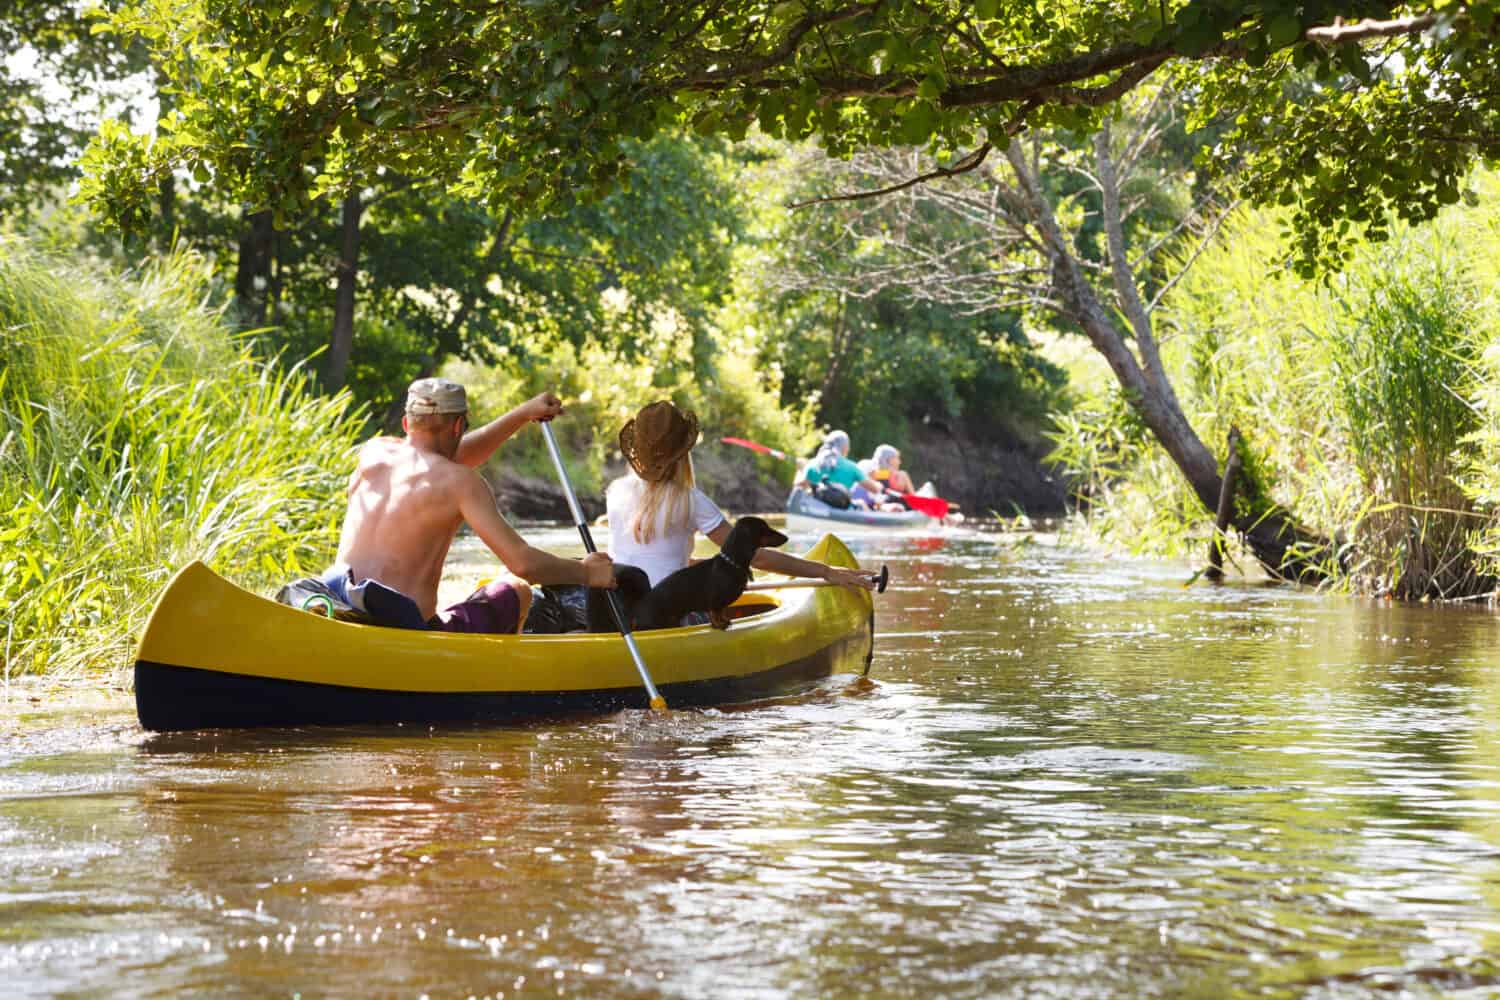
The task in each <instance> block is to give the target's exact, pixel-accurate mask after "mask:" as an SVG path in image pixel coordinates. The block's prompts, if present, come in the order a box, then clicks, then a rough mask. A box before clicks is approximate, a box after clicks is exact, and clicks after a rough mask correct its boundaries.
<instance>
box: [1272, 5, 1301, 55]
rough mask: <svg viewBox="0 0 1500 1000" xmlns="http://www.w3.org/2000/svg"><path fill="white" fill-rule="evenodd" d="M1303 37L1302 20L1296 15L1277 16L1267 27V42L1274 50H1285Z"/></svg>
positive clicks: (1284, 14)
mask: <svg viewBox="0 0 1500 1000" xmlns="http://www.w3.org/2000/svg"><path fill="white" fill-rule="evenodd" d="M1301 37H1302V19H1301V18H1299V17H1298V16H1297V15H1296V14H1292V13H1283V14H1277V15H1276V16H1275V17H1273V18H1271V23H1270V24H1268V25H1266V40H1267V41H1268V42H1270V44H1271V48H1273V49H1284V48H1286V47H1287V46H1288V45H1291V44H1292V43H1293V42H1295V41H1296V40H1297V39H1299V38H1301Z"/></svg>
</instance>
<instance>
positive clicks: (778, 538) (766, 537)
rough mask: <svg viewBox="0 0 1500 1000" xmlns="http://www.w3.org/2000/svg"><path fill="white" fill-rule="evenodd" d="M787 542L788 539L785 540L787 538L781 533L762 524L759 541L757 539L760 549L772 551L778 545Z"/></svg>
mask: <svg viewBox="0 0 1500 1000" xmlns="http://www.w3.org/2000/svg"><path fill="white" fill-rule="evenodd" d="M787 541H788V539H787V537H786V536H785V535H783V534H782V533H781V532H779V531H777V530H776V529H775V528H773V527H771V526H770V525H769V524H762V525H761V529H760V539H759V544H760V547H761V548H773V549H774V548H776V547H777V546H778V545H785V544H786V543H787Z"/></svg>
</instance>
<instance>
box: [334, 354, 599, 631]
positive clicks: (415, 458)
mask: <svg viewBox="0 0 1500 1000" xmlns="http://www.w3.org/2000/svg"><path fill="white" fill-rule="evenodd" d="M429 383H431V384H436V385H438V388H437V389H436V390H433V389H432V388H431V386H430V385H429ZM433 391H435V392H438V393H440V394H443V393H452V394H455V395H453V396H452V398H455V399H458V400H462V399H463V398H464V393H463V389H462V387H460V386H458V385H457V384H456V383H449V382H446V381H445V380H441V379H420V380H418V381H417V382H415V383H413V384H412V390H411V396H410V397H409V398H408V405H407V416H406V417H405V418H404V419H403V421H402V426H403V427H404V428H405V429H406V437H405V438H404V439H402V438H394V437H378V438H375V439H373V440H371V441H369V442H367V443H366V444H365V445H364V447H362V448H361V449H360V452H359V463H358V465H357V467H356V468H355V470H354V474H353V475H352V476H350V477H349V490H348V493H349V506H348V509H347V510H346V512H345V514H344V525H343V530H342V531H341V533H340V536H339V550H338V561H339V563H340V564H342V566H343V567H347V570H346V571H347V573H348V576H349V577H350V578H351V579H353V580H355V581H358V580H375V581H379V582H380V583H381V584H383V585H384V586H386V587H388V588H391V589H393V590H397V591H400V592H401V593H402V594H405V595H406V596H407V597H409V598H411V600H412V601H413V602H415V603H416V605H417V609H418V610H419V611H420V613H421V616H422V619H423V620H430V619H431V618H432V617H433V615H434V614H435V613H436V611H437V592H438V581H439V580H440V579H441V578H442V575H443V563H444V561H445V560H446V559H447V557H448V548H449V546H451V545H452V544H453V537H454V535H456V534H457V533H458V529H459V527H460V526H461V525H463V524H464V523H467V524H468V525H469V527H470V528H471V529H473V531H474V533H475V534H476V535H478V536H479V538H480V540H481V541H483V542H484V543H485V545H487V546H488V547H489V549H490V551H491V552H493V553H495V555H496V556H498V557H499V559H500V561H501V562H502V563H504V564H505V567H506V568H507V569H508V570H510V572H511V573H513V574H515V575H516V576H518V577H520V578H521V579H523V580H526V581H529V582H531V583H539V584H541V583H581V584H586V585H588V586H591V587H604V588H612V587H613V586H614V570H613V567H612V566H611V564H610V561H609V557H608V556H605V555H603V554H602V553H594V554H591V555H589V556H587V557H585V558H584V559H583V560H582V561H579V560H575V559H563V558H560V557H558V556H554V555H552V554H551V553H548V552H544V551H542V550H541V549H538V548H535V547H533V546H531V545H528V544H527V543H526V541H525V540H524V539H522V538H521V536H520V535H519V534H517V533H516V531H515V529H514V528H512V527H511V526H510V525H509V524H508V523H506V521H505V518H503V517H501V516H500V512H499V511H498V510H496V509H495V498H494V495H493V494H491V493H490V488H489V486H488V485H487V484H486V483H485V481H484V479H483V478H481V477H480V475H479V473H478V472H477V471H475V467H476V466H478V465H480V464H481V463H482V462H484V461H485V459H487V458H489V456H490V455H492V454H493V453H494V451H495V449H496V448H498V447H499V446H500V444H501V443H502V442H503V441H505V440H506V439H508V438H509V437H510V436H511V435H513V434H514V433H515V432H516V431H517V430H519V429H520V428H522V427H524V426H526V424H528V423H530V422H532V421H534V420H550V419H552V418H553V417H555V416H557V415H558V414H560V413H561V412H562V402H561V400H559V399H558V398H557V397H556V396H554V395H552V394H551V393H542V394H541V395H539V396H537V397H535V398H533V399H530V400H528V401H527V402H525V403H523V404H521V405H520V406H518V407H516V408H515V409H513V410H511V411H510V412H509V413H507V414H505V415H504V416H501V417H499V418H497V419H495V420H493V421H491V422H490V423H488V424H485V425H484V426H483V427H480V428H477V429H475V430H472V431H470V430H468V416H467V410H466V409H465V410H455V411H452V412H450V411H448V410H440V411H437V412H432V411H431V410H428V411H427V412H420V411H416V412H414V409H413V404H412V400H413V399H414V398H415V397H417V396H418V395H420V394H422V393H426V392H433ZM444 398H448V397H446V396H445V397H444ZM421 401H426V402H431V401H430V400H427V399H426V398H425V397H424V399H423V400H421ZM445 405H446V404H445ZM457 405H462V404H457ZM341 568H342V567H341ZM527 605H529V600H527V601H523V604H522V607H523V611H522V617H523V618H524V608H525V607H526V606H527Z"/></svg>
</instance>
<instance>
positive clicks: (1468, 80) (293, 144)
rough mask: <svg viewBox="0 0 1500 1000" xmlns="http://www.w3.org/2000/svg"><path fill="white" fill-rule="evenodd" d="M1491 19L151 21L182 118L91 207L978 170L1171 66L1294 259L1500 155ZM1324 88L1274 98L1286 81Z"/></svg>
mask: <svg viewBox="0 0 1500 1000" xmlns="http://www.w3.org/2000/svg"><path fill="white" fill-rule="evenodd" d="M1497 7H1500V0H1473V2H1456V0H1436V2H1433V3H1427V4H1400V3H1388V2H1374V0H1350V2H1337V0H1331V2H1314V3H1307V2H1302V0H1258V2H1250V3H1243V2H1234V0H1176V2H1172V0H1109V2H1097V0H1057V2H1051V3H1047V4H1036V3H1033V2H1031V0H870V2H865V3H839V2H827V0H824V2H819V0H807V2H804V3H785V2H771V0H713V2H684V3H674V4H663V3H659V2H656V0H613V2H600V0H520V2H516V3H508V4H494V3H490V2H487V0H399V2H397V0H270V2H264V3H254V4H251V3H243V2H238V0H235V2H230V0H137V2H135V3H129V4H127V5H125V6H124V8H123V9H122V10H120V12H119V13H118V14H116V15H115V16H114V18H113V19H112V21H111V23H112V25H113V26H114V28H115V29H116V30H119V31H122V32H125V33H128V34H131V35H135V36H139V37H141V38H144V39H145V40H146V41H147V42H148V43H149V45H150V47H151V48H152V50H153V51H154V52H155V53H156V56H157V58H159V59H160V60H161V62H162V68H163V72H164V73H165V74H166V76H167V77H168V78H169V80H170V81H171V83H172V89H173V90H174V92H175V93H174V99H175V101H176V104H177V111H176V112H175V113H173V114H170V115H168V116H167V117H166V118H165V119H164V120H163V122H162V133H161V134H160V135H159V136H158V137H157V138H156V139H155V140H154V141H151V142H148V141H147V140H145V139H142V138H140V137H135V136H131V135H130V134H129V133H128V132H127V131H125V130H123V129H120V128H110V129H107V130H106V131H105V132H104V134H103V135H102V136H101V137H100V140H99V142H98V144H97V145H96V146H95V148H94V150H93V151H92V154H91V156H90V157H89V166H90V170H91V179H90V183H89V185H88V186H87V188H86V194H87V196H88V197H89V198H90V200H92V201H93V202H94V203H96V204H98V205H99V206H101V208H103V209H104V211H106V212H107V213H108V214H109V215H110V216H111V217H112V218H114V219H115V220H116V221H118V222H120V223H121V224H124V225H130V224H132V223H137V222H139V221H140V220H141V218H143V217H144V214H145V212H146V211H147V210H148V208H149V204H148V203H149V196H148V195H149V191H150V189H151V182H152V181H153V180H154V179H159V178H160V177H161V176H163V174H164V173H165V172H167V171H170V170H172V169H178V168H185V169H188V170H191V171H192V172H193V173H194V174H195V175H196V176H198V177H199V178H200V179H202V180H205V181H206V180H209V179H212V180H213V181H214V182H215V183H216V184H218V185H220V186H222V187H224V188H225V189H226V190H231V191H233V192H234V194H235V196H236V197H237V198H239V199H240V200H242V201H244V202H246V203H248V204H253V205H258V206H262V207H266V208H269V209H271V210H273V211H274V212H276V213H278V214H279V215H280V216H281V217H283V218H288V217H291V216H292V215H293V214H295V213H296V212H298V211H300V210H302V209H303V208H304V207H305V205H306V204H307V201H308V200H309V199H310V198H313V197H316V196H318V195H320V194H323V193H325V192H328V191H331V190H339V191H341V190H344V189H347V188H348V187H349V186H350V185H352V184H355V183H357V182H358V179H359V178H360V177H362V176H365V175H366V174H367V173H368V172H369V171H370V170H372V169H374V168H376V167H380V166H383V167H386V168H389V169H393V170H395V171H397V172H398V173H402V174H405V175H411V176H431V177H439V178H443V179H444V180H446V181H451V182H453V183H456V184H459V185H461V186H463V187H464V188H466V189H467V190H468V191H469V192H470V193H474V194H479V195H482V196H484V197H487V198H490V199H492V200H493V201H494V202H496V203H497V204H500V205H502V206H505V205H514V204H515V203H516V202H517V201H518V200H519V201H522V202H524V203H527V204H534V203H536V202H538V201H540V200H546V201H561V202H564V203H566V202H568V201H571V200H572V199H573V198H575V197H576V196H577V195H579V194H580V193H584V192H592V191H599V190H602V189H603V188H605V187H607V186H608V185H609V184H611V183H613V181H614V180H615V178H616V177H617V175H618V174H619V172H620V170H621V169H622V165H623V163H624V159H623V157H622V155H621V150H620V143H621V141H622V140H624V139H627V138H631V137H636V138H644V137H648V136H650V135H652V134H653V133H654V132H655V131H656V130H658V129H659V128H661V127H663V126H664V125H668V124H677V123H680V122H684V121H685V122H689V123H691V124H692V125H693V127H695V128H697V129H699V130H700V131H703V132H719V133H723V134H727V135H729V136H731V137H738V136H743V135H744V134H745V133H746V131H747V130H748V129H749V128H750V127H751V126H752V124H758V125H759V127H760V128H761V129H762V130H763V131H765V132H767V133H769V134H771V135H774V136H783V137H787V138H800V137H804V136H808V135H814V134H815V135H817V136H818V137H819V139H820V141H821V142H822V143H823V145H824V146H825V147H826V148H827V149H828V151H829V152H831V153H833V154H835V155H842V154H845V153H848V152H850V151H852V150H854V149H857V148H861V147H865V146H871V145H876V146H879V145H889V144H895V143H901V144H927V145H929V147H930V148H931V149H932V150H933V152H934V153H935V154H937V155H938V156H939V157H940V158H942V157H945V156H946V157H953V158H961V157H963V156H964V155H966V154H967V155H969V156H970V157H971V158H972V157H973V156H976V155H982V153H983V152H985V151H987V150H988V149H989V148H991V147H1000V146H1003V145H1004V144H1005V143H1006V141H1007V140H1008V139H1009V137H1010V136H1012V135H1015V134H1017V133H1018V132H1020V131H1021V130H1023V129H1025V128H1027V127H1031V126H1038V125H1045V126H1058V125H1061V126H1067V127H1074V128H1079V129H1082V130H1085V131H1087V130H1089V129H1091V128H1092V125H1093V124H1094V121H1095V116H1096V112H1097V109H1099V108H1102V107H1107V106H1108V105H1110V104H1111V103H1112V102H1113V101H1115V100H1116V99H1118V98H1119V97H1120V96H1121V95H1122V94H1124V93H1126V92H1128V91H1129V90H1130V89H1132V88H1133V87H1135V86H1137V85H1138V84H1139V83H1140V82H1141V81H1142V80H1144V79H1146V78H1147V77H1148V76H1150V75H1151V74H1153V73H1155V72H1157V71H1159V70H1161V69H1163V68H1164V67H1165V68H1169V69H1174V70H1175V71H1178V72H1187V73H1190V74H1193V75H1195V76H1196V77H1198V79H1197V81H1196V86H1197V87H1198V88H1199V90H1200V92H1201V100H1200V102H1199V106H1200V107H1201V108H1203V109H1205V110H1206V111H1207V112H1210V113H1229V114H1231V115H1236V114H1237V115H1238V127H1237V131H1236V133H1235V134H1233V135H1231V136H1230V137H1229V141H1227V142H1226V143H1225V145H1224V146H1223V148H1222V149H1221V150H1220V153H1221V155H1225V156H1228V155H1231V151H1232V149H1233V148H1234V147H1235V146H1236V145H1239V144H1238V143H1236V142H1235V141H1234V140H1235V139H1237V138H1238V139H1243V140H1246V141H1250V142H1253V143H1254V144H1255V145H1256V148H1257V152H1256V153H1255V155H1254V157H1253V160H1252V165H1253V171H1252V173H1251V186H1252V189H1253V190H1254V191H1255V192H1256V193H1257V194H1258V195H1260V196H1262V197H1268V198H1275V199H1278V200H1283V201H1286V202H1288V203H1292V204H1295V205H1296V206H1297V208H1298V223H1299V231H1300V234H1301V240H1302V243H1301V247H1300V249H1301V251H1302V253H1301V256H1302V259H1303V262H1304V264H1306V265H1307V266H1312V265H1313V264H1315V263H1317V262H1319V261H1326V260H1328V259H1330V255H1336V254H1337V253H1338V251H1339V248H1340V246H1341V245H1342V244H1341V239H1340V237H1341V235H1344V234H1341V232H1340V228H1339V225H1340V222H1343V223H1345V224H1347V220H1350V219H1352V220H1354V222H1356V223H1358V222H1365V223H1369V224H1371V225H1375V226H1379V225H1380V222H1381V220H1382V219H1383V218H1384V215H1385V212H1386V209H1387V208H1390V207H1394V208H1395V209H1397V210H1398V211H1400V212H1402V213H1403V214H1405V215H1407V216H1408V217H1412V218H1424V217H1427V216H1429V215H1430V214H1431V213H1432V212H1433V211H1435V210H1436V208H1437V207H1438V206H1439V205H1440V204H1442V203H1443V202H1445V201H1451V200H1453V199H1455V198H1457V197H1458V193H1459V188H1460V180H1461V178H1462V176H1463V174H1464V172H1465V170H1466V168H1467V166H1468V165H1469V163H1470V162H1472V160H1473V158H1474V157H1475V156H1476V155H1484V156H1488V155H1492V154H1493V153H1494V152H1495V150H1496V142H1497V139H1500V124H1497V123H1500V86H1496V84H1497V83H1500V46H1496V45H1494V44H1493V43H1494V41H1495V37H1494V31H1495V13H1496V10H1497ZM1295 73H1300V74H1302V76H1303V77H1305V78H1306V80H1307V82H1306V83H1305V84H1303V85H1300V86H1297V87H1295V88H1290V89H1289V88H1287V87H1285V86H1283V84H1284V83H1285V82H1286V81H1289V80H1290V79H1291V77H1292V75H1293V74H1295Z"/></svg>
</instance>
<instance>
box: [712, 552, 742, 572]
mask: <svg viewBox="0 0 1500 1000" xmlns="http://www.w3.org/2000/svg"><path fill="white" fill-rule="evenodd" d="M714 558H716V559H722V560H724V561H725V562H727V563H728V564H729V565H731V566H733V567H734V568H735V569H737V570H739V571H740V572H741V573H743V574H745V576H747V577H748V576H749V575H750V567H748V566H741V565H740V564H739V563H737V562H735V561H734V560H733V559H731V558H729V557H728V556H726V555H725V554H724V553H723V552H720V553H719V554H718V555H717V556H715V557H714Z"/></svg>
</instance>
